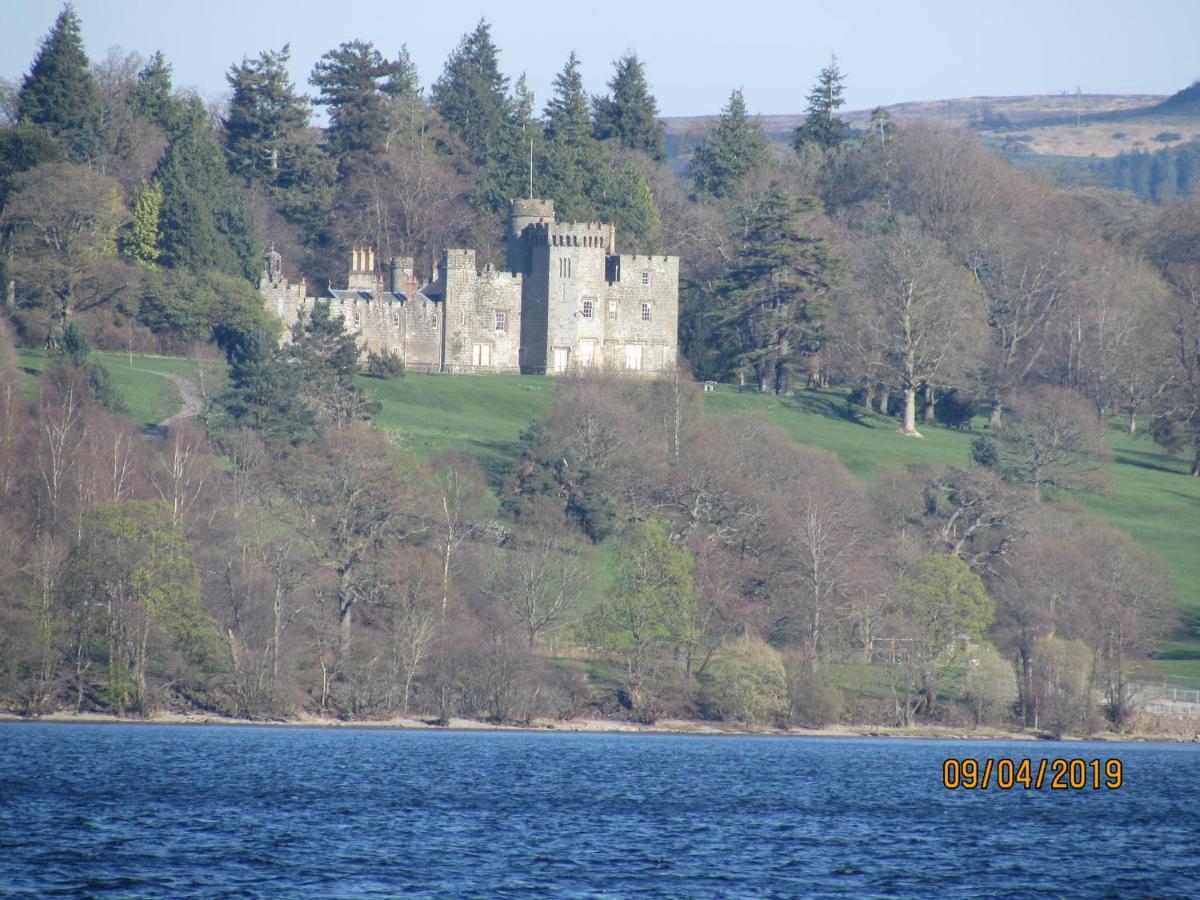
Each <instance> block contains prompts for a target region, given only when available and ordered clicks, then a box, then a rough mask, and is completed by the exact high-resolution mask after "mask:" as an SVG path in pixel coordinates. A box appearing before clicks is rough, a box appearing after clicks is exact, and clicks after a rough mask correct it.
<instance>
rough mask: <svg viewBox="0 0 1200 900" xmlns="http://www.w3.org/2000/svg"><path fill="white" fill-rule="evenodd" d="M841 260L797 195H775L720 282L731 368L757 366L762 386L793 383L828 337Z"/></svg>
mask: <svg viewBox="0 0 1200 900" xmlns="http://www.w3.org/2000/svg"><path fill="white" fill-rule="evenodd" d="M837 273H838V265H837V263H836V261H835V260H834V258H833V256H832V255H831V254H830V252H829V249H828V247H826V245H825V242H824V240H823V239H822V238H819V237H815V236H813V235H810V234H806V233H805V232H804V231H802V230H801V228H800V225H799V222H798V221H797V209H796V205H795V203H794V202H793V201H792V199H791V198H790V197H789V196H788V195H786V194H784V193H780V192H775V193H772V194H770V195H769V196H768V197H767V198H766V199H765V200H764V201H763V203H762V204H760V206H759V207H758V209H757V210H756V211H755V213H754V215H753V216H752V217H751V219H750V223H749V229H748V233H747V236H746V242H745V245H744V247H743V249H742V252H741V254H740V255H739V257H738V259H737V260H735V262H734V264H733V266H732V267H731V268H730V271H729V273H728V274H727V275H726V277H725V278H724V279H723V281H722V283H721V285H720V287H719V295H720V309H719V311H718V312H717V314H716V316H717V323H716V325H717V327H716V336H717V340H718V341H719V342H720V350H721V352H722V354H723V355H724V357H725V359H726V364H727V366H728V367H729V368H731V369H741V370H745V369H750V370H751V371H753V373H754V375H755V377H756V378H757V380H758V383H759V386H760V388H761V389H762V390H767V389H768V387H770V388H773V389H774V391H775V392H776V393H779V394H782V393H785V392H786V391H787V390H788V381H789V376H790V373H791V370H792V369H793V368H794V367H795V365H796V363H797V362H798V360H799V359H800V358H801V357H803V356H804V355H805V354H807V353H811V352H813V351H815V350H817V349H819V348H820V347H821V346H822V345H823V344H824V343H826V342H827V341H828V339H829V336H828V334H827V332H826V330H825V327H824V322H825V319H826V318H827V317H828V315H829V300H828V294H829V292H830V289H831V288H832V285H833V282H834V280H835V278H836V276H837Z"/></svg>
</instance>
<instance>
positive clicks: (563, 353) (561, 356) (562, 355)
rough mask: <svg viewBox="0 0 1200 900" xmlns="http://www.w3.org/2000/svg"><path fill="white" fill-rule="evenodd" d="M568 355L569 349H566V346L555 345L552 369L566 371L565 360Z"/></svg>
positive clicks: (569, 353)
mask: <svg viewBox="0 0 1200 900" xmlns="http://www.w3.org/2000/svg"><path fill="white" fill-rule="evenodd" d="M570 355H571V351H570V350H568V349H567V348H566V347H555V348H554V371H555V372H565V371H567V360H568V359H569V358H570Z"/></svg>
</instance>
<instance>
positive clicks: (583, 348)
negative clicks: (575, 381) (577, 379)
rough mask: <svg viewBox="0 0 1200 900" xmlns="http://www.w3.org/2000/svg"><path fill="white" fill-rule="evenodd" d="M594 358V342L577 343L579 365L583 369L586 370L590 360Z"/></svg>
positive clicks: (590, 362)
mask: <svg viewBox="0 0 1200 900" xmlns="http://www.w3.org/2000/svg"><path fill="white" fill-rule="evenodd" d="M595 356H596V342H595V341H580V342H579V365H580V366H582V367H583V368H585V369H586V368H588V367H590V366H591V364H592V360H593V359H594V358H595Z"/></svg>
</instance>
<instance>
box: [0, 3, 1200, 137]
mask: <svg viewBox="0 0 1200 900" xmlns="http://www.w3.org/2000/svg"><path fill="white" fill-rule="evenodd" d="M74 5H75V9H76V12H77V13H78V15H79V17H80V20H81V22H82V25H83V36H84V42H85V46H86V49H87V52H88V54H89V56H91V57H92V58H93V59H99V58H102V57H103V56H104V55H105V54H106V53H107V51H108V49H109V48H111V47H119V48H121V49H122V50H124V51H127V52H128V51H134V52H137V53H140V54H142V55H143V56H145V55H149V54H151V53H153V52H154V51H155V50H159V49H161V50H162V51H163V53H164V54H165V55H166V57H167V60H168V61H169V62H170V63H171V64H172V66H173V68H174V73H175V84H176V86H177V87H192V88H195V89H197V90H198V91H199V92H200V93H201V94H203V95H204V96H205V97H206V98H209V99H215V98H217V97H219V96H221V95H222V94H224V93H225V92H226V91H227V90H228V86H227V84H226V82H225V78H224V75H225V73H226V72H227V71H228V69H229V67H230V66H231V65H232V64H235V63H238V62H240V61H241V60H242V59H243V58H244V57H247V56H251V57H253V56H257V55H258V54H259V53H260V52H261V51H263V50H267V49H277V48H279V47H281V46H282V45H283V44H285V43H290V44H291V48H292V74H293V77H294V78H295V81H296V83H297V86H298V87H300V88H301V89H302V90H304V91H306V92H307V91H310V90H311V89H310V88H309V87H308V85H307V80H308V75H309V73H310V72H311V71H312V67H313V64H314V63H315V62H316V61H317V59H319V58H320V56H321V54H323V53H324V52H326V51H327V50H330V49H332V48H334V47H336V46H337V45H338V44H339V43H341V42H343V41H348V40H353V39H362V40H369V41H372V42H373V43H374V44H375V45H376V46H377V47H378V48H379V49H380V50H381V51H382V52H383V53H384V54H385V55H386V56H388V57H393V58H394V57H395V55H396V53H397V52H398V51H399V48H400V46H401V45H402V44H407V45H408V48H409V52H410V53H411V54H412V57H413V59H414V61H415V62H416V64H417V68H418V71H419V73H420V76H421V81H422V84H424V85H426V86H428V85H429V84H430V83H432V82H433V81H434V80H435V79H436V78H437V76H438V74H439V73H440V72H441V70H442V67H443V65H444V63H445V61H446V57H447V56H448V55H449V53H450V52H451V51H452V50H453V49H454V47H455V45H456V44H457V43H458V40H459V39H460V38H461V36H462V35H463V34H464V33H465V32H468V31H470V30H471V29H472V28H474V26H475V24H476V23H477V22H478V21H479V19H480V18H481V17H486V18H487V20H488V21H489V22H490V23H491V26H492V36H493V39H494V40H495V42H496V44H497V46H498V47H499V49H500V52H501V56H500V63H501V67H502V69H503V70H504V72H505V73H506V74H507V75H510V76H511V77H513V78H515V77H516V76H517V75H519V74H521V73H522V72H524V73H526V74H527V77H528V80H529V84H530V86H531V87H532V88H533V90H534V94H535V96H536V99H537V104H538V107H539V109H540V108H541V107H542V106H544V104H545V101H546V99H547V98H548V97H549V95H550V91H551V85H552V83H553V80H554V75H555V74H556V73H557V72H558V71H559V70H560V69H561V68H562V66H563V63H564V62H565V61H566V58H567V56H568V54H569V53H570V52H571V50H575V51H576V53H578V55H579V57H580V60H581V63H582V73H583V77H584V84H585V87H586V88H587V90H588V91H589V92H591V93H602V92H603V91H604V90H605V83H606V82H607V81H608V80H609V78H610V77H611V75H612V62H613V60H615V59H616V58H617V57H619V56H621V54H623V53H624V52H626V51H627V50H633V51H635V52H637V54H638V55H639V56H640V57H641V58H642V60H643V62H644V63H645V65H646V70H647V75H648V78H649V81H650V83H651V88H652V90H653V92H654V94H655V96H656V97H657V99H658V104H659V109H660V112H661V113H662V114H663V115H665V116H690V115H709V114H714V113H716V112H718V111H719V110H720V108H721V106H722V105H724V103H725V101H726V100H727V99H728V97H729V93H730V91H731V90H733V89H734V88H737V87H741V88H742V89H743V90H744V92H745V97H746V103H747V106H748V107H749V109H750V111H751V112H757V113H763V114H788V113H798V112H802V111H803V109H804V105H805V100H804V98H805V95H806V94H807V92H808V89H809V88H810V87H811V85H812V83H813V82H814V80H815V79H816V76H817V74H818V73H819V71H820V70H821V68H822V67H823V66H824V65H826V64H827V63H828V61H829V58H830V55H831V54H833V53H836V54H837V56H838V60H839V65H840V66H841V69H842V71H843V72H844V73H845V75H846V101H847V104H846V108H847V109H870V108H873V107H875V106H879V105H887V104H891V103H899V102H903V101H906V100H942V99H950V98H955V97H968V96H1005V95H1020V94H1057V93H1062V92H1071V93H1074V92H1075V91H1076V89H1079V90H1081V91H1082V92H1083V93H1085V94H1086V93H1120V94H1136V93H1148V94H1169V93H1172V92H1174V91H1176V90H1178V89H1180V88H1182V87H1186V86H1187V85H1188V84H1190V83H1191V82H1193V81H1195V80H1196V79H1197V78H1200V55H1198V54H1197V53H1196V35H1198V34H1200V0H1143V2H1140V3H1135V4H1131V3H1129V2H1128V0H1120V2H1116V0H1087V2H1077V0H1038V2H1030V0H991V2H987V3H978V2H974V0H891V2H865V0H821V2H811V0H793V2H787V0H778V2H773V3H772V2H762V0H738V2H734V3H722V4H709V3H706V2H703V0H695V2H691V3H677V2H673V0H666V2H664V0H659V2H655V0H642V2H627V0H603V2H588V0H541V2H533V3H530V2H514V3H507V4H495V3H492V4H480V3H472V2H459V0H452V2H449V3H446V4H445V5H442V4H440V3H429V2H422V3H412V4H408V3H402V2H398V0H356V2H353V3H345V2H311V0H293V2H290V3H275V2H269V0H259V2H253V0H251V2H247V0H199V2H197V0H188V2H179V0H74ZM61 8H62V4H61V2H60V0H0V78H4V79H7V80H10V81H19V79H20V78H21V77H22V76H23V75H24V74H25V73H26V72H27V71H28V70H29V66H30V63H31V62H32V60H33V57H34V54H35V53H36V52H37V48H38V45H39V42H40V41H41V39H42V38H43V37H44V36H45V34H46V32H47V31H48V30H49V28H50V26H51V25H52V24H53V21H54V18H55V16H56V15H57V14H58V11H59V10H60V9H61Z"/></svg>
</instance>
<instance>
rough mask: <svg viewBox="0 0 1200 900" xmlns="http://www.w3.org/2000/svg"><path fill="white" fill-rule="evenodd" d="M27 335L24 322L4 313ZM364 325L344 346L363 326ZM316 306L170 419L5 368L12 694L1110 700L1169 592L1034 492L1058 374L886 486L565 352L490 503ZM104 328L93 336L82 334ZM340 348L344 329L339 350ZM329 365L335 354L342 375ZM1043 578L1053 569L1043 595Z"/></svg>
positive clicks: (1056, 421)
mask: <svg viewBox="0 0 1200 900" xmlns="http://www.w3.org/2000/svg"><path fill="white" fill-rule="evenodd" d="M4 346H5V347H6V348H7V347H8V344H7V343H5V345H4ZM347 349H349V350H350V351H351V352H350V353H348V354H347V352H346V351H347ZM353 350H354V342H353V339H352V338H350V337H348V336H346V335H344V334H343V333H342V332H341V326H340V322H339V321H336V320H330V319H329V318H328V317H327V316H322V315H318V317H317V319H316V320H315V322H314V323H313V324H311V325H309V326H308V327H307V328H300V327H297V328H296V330H295V333H294V340H293V341H292V342H290V343H289V344H287V345H284V346H283V347H282V348H281V347H279V346H277V345H275V344H273V343H272V344H270V345H269V346H259V347H257V348H244V352H242V353H239V354H237V355H236V356H235V360H236V362H235V365H234V367H233V372H232V375H231V378H230V381H229V384H228V385H227V386H226V387H225V388H223V389H221V390H219V391H216V392H215V393H214V395H213V398H212V400H211V402H210V405H209V408H208V413H207V416H206V421H207V426H208V428H207V431H208V433H207V435H206V434H205V432H204V431H203V430H201V429H200V428H198V427H176V428H173V429H172V431H171V433H170V434H169V435H168V436H165V437H161V438H156V439H153V440H148V439H146V438H144V437H140V436H138V435H136V434H134V433H133V430H132V429H131V426H130V422H129V420H128V419H127V418H124V417H122V416H119V415H115V414H113V413H111V412H108V411H106V410H104V409H103V408H102V407H101V406H100V404H99V403H98V402H97V400H96V399H95V398H96V393H95V391H94V390H93V389H92V388H91V387H90V385H89V384H88V382H87V380H86V378H84V377H83V376H82V375H81V374H80V369H79V368H78V367H76V366H73V365H69V364H66V363H64V364H61V365H59V366H57V367H53V368H51V369H50V370H48V371H47V372H46V373H45V374H44V375H43V376H42V378H41V381H40V384H39V389H38V391H37V394H36V399H34V400H32V401H27V400H25V399H23V397H22V394H21V392H20V391H19V390H18V389H17V386H16V384H17V382H16V377H15V376H16V373H15V363H14V360H13V354H12V352H11V349H6V350H5V353H4V358H3V360H0V362H2V363H3V374H4V376H5V380H4V384H5V388H4V390H3V391H2V392H0V503H3V508H4V509H5V510H6V511H7V512H6V514H5V516H4V519H3V531H2V532H0V577H2V579H3V583H4V584H5V586H6V587H5V595H4V602H3V603H2V604H0V617H2V619H0V625H2V627H0V635H3V638H2V641H0V698H2V702H3V703H4V704H5V705H6V706H8V707H10V708H14V709H18V710H20V711H22V712H26V713H38V712H42V711H46V710H49V709H55V708H61V707H64V706H65V707H66V708H69V709H77V710H97V709H99V710H110V711H115V712H119V713H124V714H146V713H148V712H150V711H152V710H155V709H161V708H164V707H165V708H199V709H203V710H208V711H212V712H216V713H224V714H230V715H239V716H291V715H296V714H299V713H304V712H307V713H318V714H324V715H338V716H345V717H381V716H389V715H400V714H407V715H421V716H425V717H428V718H431V719H436V720H442V721H445V720H447V719H448V718H450V717H452V716H473V717H480V718H490V719H495V720H498V721H529V720H530V719H532V718H533V717H538V716H562V717H567V716H578V715H592V716H627V717H632V718H635V719H639V720H643V721H649V720H653V719H655V718H656V717H659V716H664V715H670V716H692V717H697V716H699V717H710V718H715V719H722V720H725V721H729V722H760V723H768V724H774V723H799V724H808V725H813V724H823V723H826V722H829V721H838V720H843V719H845V720H850V721H860V722H874V723H885V724H907V723H909V722H911V721H913V720H915V719H917V718H922V719H926V720H933V721H938V720H941V721H954V722H959V723H966V722H975V723H980V722H995V723H1000V724H1004V723H1008V722H1009V721H1010V720H1011V718H1012V716H1013V714H1014V709H1016V710H1019V714H1020V716H1021V720H1022V721H1024V722H1025V723H1027V724H1029V725H1030V726H1036V727H1042V728H1049V729H1054V730H1058V731H1066V730H1071V731H1078V730H1082V729H1090V728H1094V727H1097V725H1098V719H1097V710H1098V707H1097V705H1096V700H1095V697H1096V694H1095V693H1094V692H1095V691H1100V692H1101V695H1102V697H1103V699H1104V704H1105V706H1104V708H1105V709H1107V710H1108V713H1109V715H1110V717H1111V720H1112V722H1113V723H1115V724H1117V725H1124V724H1126V723H1127V722H1128V721H1129V719H1130V717H1131V715H1132V713H1133V708H1132V706H1131V694H1130V678H1131V674H1132V673H1133V671H1134V669H1135V667H1136V665H1137V660H1138V659H1140V658H1141V657H1142V656H1143V655H1144V654H1145V653H1146V652H1147V651H1148V650H1149V649H1150V648H1151V647H1152V646H1153V643H1154V642H1155V641H1156V640H1157V639H1159V638H1160V637H1161V636H1162V635H1163V634H1164V631H1165V629H1166V628H1167V627H1169V624H1170V609H1171V607H1172V605H1173V600H1172V597H1171V592H1170V588H1169V584H1168V581H1167V579H1166V577H1165V576H1164V575H1163V573H1162V571H1161V567H1160V566H1159V565H1158V564H1157V563H1156V562H1154V561H1153V560H1152V559H1151V558H1150V557H1149V555H1148V554H1147V553H1146V552H1145V551H1144V550H1142V549H1141V548H1140V547H1138V546H1137V545H1136V544H1134V543H1133V542H1132V541H1131V540H1130V539H1129V538H1127V537H1125V536H1124V535H1122V534H1119V533H1117V532H1114V531H1112V530H1110V529H1107V528H1105V527H1103V526H1101V525H1099V524H1097V523H1095V522H1091V521H1086V520H1082V517H1081V516H1080V515H1078V514H1077V513H1073V512H1070V511H1061V510H1059V509H1058V508H1057V507H1056V506H1055V505H1053V504H1048V503H1044V502H1041V501H1040V500H1039V496H1038V494H1037V492H1036V488H1037V487H1038V486H1039V483H1038V482H1035V481H1034V480H1033V476H1032V474H1031V473H1034V472H1040V477H1041V478H1042V481H1041V482H1040V485H1041V486H1044V485H1047V484H1060V485H1061V484H1066V483H1067V482H1068V480H1069V479H1073V478H1081V477H1085V476H1087V475H1089V474H1090V475H1092V476H1094V475H1095V474H1096V472H1095V471H1094V470H1095V464H1096V462H1097V460H1096V459H1095V457H1094V452H1095V446H1096V444H1097V443H1098V438H1097V437H1096V436H1094V435H1093V445H1092V453H1093V455H1092V456H1091V457H1090V458H1089V457H1088V449H1087V447H1086V446H1083V445H1082V444H1079V445H1076V446H1075V447H1074V450H1073V456H1072V457H1071V458H1060V459H1059V460H1058V461H1057V462H1055V463H1053V464H1049V465H1047V463H1046V453H1045V448H1046V446H1047V445H1049V444H1058V443H1060V438H1061V436H1062V434H1063V425H1062V422H1063V420H1069V421H1075V422H1078V421H1084V422H1087V421H1088V420H1089V418H1090V417H1089V415H1088V414H1087V413H1086V411H1084V414H1083V415H1080V414H1079V411H1078V410H1074V409H1072V404H1074V403H1076V402H1077V401H1076V400H1074V399H1073V398H1072V397H1071V396H1069V395H1067V394H1065V393H1062V392H1060V391H1054V392H1051V393H1049V394H1043V395H1040V396H1037V395H1034V396H1029V397H1027V398H1024V399H1022V400H1021V401H1018V402H1017V403H1016V404H1015V405H1014V407H1013V410H1012V424H1010V425H1009V426H1008V427H1006V428H1005V429H1004V430H1003V431H1002V432H1000V434H1001V437H1000V438H999V439H998V440H997V442H996V446H995V447H993V448H992V450H993V452H994V454H995V456H996V459H994V460H993V461H991V463H990V464H989V465H976V466H973V467H971V468H969V469H959V468H945V469H939V468H926V469H920V470H916V471H909V470H904V469H896V470H894V471H891V472H885V473H883V474H881V476H880V477H879V478H878V480H877V484H876V487H875V489H874V490H866V489H864V488H863V486H862V485H861V484H860V483H859V482H858V481H857V480H856V479H855V478H854V477H852V476H851V474H850V473H849V472H848V471H847V470H846V469H845V468H844V466H843V465H842V464H841V463H839V462H838V461H837V460H836V458H834V457H833V456H831V455H829V454H827V453H824V452H822V451H817V450H811V449H806V448H803V447H800V446H798V445H796V444H795V443H794V442H793V441H792V440H791V439H790V438H789V437H788V436H787V435H786V434H785V433H784V432H783V431H781V430H780V429H778V428H777V427H775V426H771V425H768V424H766V423H764V422H762V421H761V420H757V419H739V418H729V417H711V416H705V415H703V414H702V413H701V402H700V396H701V395H700V394H699V391H698V389H697V387H696V385H695V384H694V383H693V382H692V381H691V380H690V379H687V378H684V377H677V378H667V379H661V380H657V381H646V380H643V379H636V378H617V377H612V376H602V375H584V376H580V377H568V378H564V379H562V380H561V381H560V383H559V384H558V386H557V389H556V392H555V395H554V402H553V405H552V407H551V409H550V410H549V411H548V412H547V413H546V414H545V415H544V416H542V417H540V418H539V419H537V420H535V422H534V424H533V425H532V427H531V428H530V429H529V430H528V432H527V433H526V434H525V435H524V437H523V438H522V442H521V446H520V452H519V454H518V456H517V458H516V459H515V460H514V464H513V467H512V470H511V472H510V473H509V475H508V476H507V477H506V478H505V481H504V483H503V484H502V485H501V486H500V488H499V490H498V497H499V500H500V507H499V509H497V507H496V505H495V502H494V498H493V497H492V494H491V491H490V490H489V484H488V482H487V479H486V478H485V476H484V474H483V472H482V471H481V470H480V468H479V466H478V464H477V463H476V462H475V461H474V460H472V459H470V458H469V457H466V456H463V455H462V454H460V453H458V452H456V451H452V450H451V451H446V452H443V453H440V454H438V455H436V456H434V457H433V458H432V459H430V460H428V461H427V462H423V461H421V460H418V459H416V458H414V457H413V456H412V455H411V454H410V453H407V452H405V451H404V450H402V449H401V448H400V446H399V444H398V443H396V442H394V441H390V440H389V438H388V437H387V436H386V435H384V434H383V433H381V432H380V431H378V430H376V429H374V428H372V427H370V426H369V425H367V424H365V419H366V418H367V417H368V416H370V415H371V413H372V409H371V405H370V404H369V403H368V402H367V401H366V400H365V398H364V395H363V393H362V391H361V388H359V387H358V386H357V385H356V384H355V383H354V381H353V380H352V378H351V377H350V375H351V373H352V371H353V368H354V359H355V354H354V353H353ZM84 352H86V350H85V351H84ZM339 360H341V361H342V363H341V364H339ZM320 373H324V375H323V376H321V375H320ZM1048 597H1052V598H1053V601H1052V602H1048V600H1047V598H1048Z"/></svg>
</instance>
